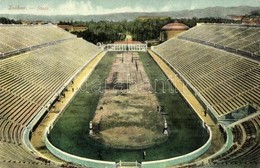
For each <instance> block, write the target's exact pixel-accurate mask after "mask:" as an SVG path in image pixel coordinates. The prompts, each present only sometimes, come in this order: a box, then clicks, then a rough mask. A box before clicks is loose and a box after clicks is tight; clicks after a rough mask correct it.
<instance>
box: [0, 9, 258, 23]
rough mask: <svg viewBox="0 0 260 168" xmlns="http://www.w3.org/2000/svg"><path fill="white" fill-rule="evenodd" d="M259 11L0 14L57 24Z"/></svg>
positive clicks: (191, 16) (222, 14) (207, 15)
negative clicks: (76, 21) (140, 17)
mask: <svg viewBox="0 0 260 168" xmlns="http://www.w3.org/2000/svg"><path fill="white" fill-rule="evenodd" d="M255 10H260V7H250V6H238V7H210V8H205V9H195V10H182V11H169V12H151V13H144V12H139V13H138V12H136V13H114V14H105V15H55V16H54V15H53V16H47V15H25V14H21V15H10V14H0V16H2V17H7V18H10V19H15V20H18V19H21V20H43V21H52V22H59V21H61V20H64V21H68V20H80V21H91V20H93V21H100V20H111V21H120V20H129V21H131V20H134V19H135V18H137V17H139V16H169V17H172V18H193V17H197V18H205V17H220V18H226V17H227V15H245V14H250V13H251V12H252V11H255Z"/></svg>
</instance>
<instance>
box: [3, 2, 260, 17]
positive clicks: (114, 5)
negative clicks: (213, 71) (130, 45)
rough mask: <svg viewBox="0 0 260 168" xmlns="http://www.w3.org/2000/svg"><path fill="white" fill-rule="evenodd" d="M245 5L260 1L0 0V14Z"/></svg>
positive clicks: (259, 5) (97, 12)
mask: <svg viewBox="0 0 260 168" xmlns="http://www.w3.org/2000/svg"><path fill="white" fill-rule="evenodd" d="M245 5H247V6H253V7H256V6H257V7H260V0H38V1H35V0H0V14H35V15H96V14H108V13H121V12H164V11H179V10H189V9H201V8H206V7H214V6H224V7H230V6H245Z"/></svg>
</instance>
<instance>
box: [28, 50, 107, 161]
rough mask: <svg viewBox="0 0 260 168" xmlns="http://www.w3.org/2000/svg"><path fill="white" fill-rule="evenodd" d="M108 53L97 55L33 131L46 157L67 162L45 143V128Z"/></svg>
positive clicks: (33, 140)
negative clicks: (55, 154)
mask: <svg viewBox="0 0 260 168" xmlns="http://www.w3.org/2000/svg"><path fill="white" fill-rule="evenodd" d="M105 55H106V52H101V53H100V54H99V55H98V56H96V57H95V58H94V59H93V60H92V61H91V62H90V63H89V64H88V65H87V66H86V67H85V68H84V69H83V70H82V72H80V74H79V75H78V76H77V77H76V78H75V80H74V81H73V84H72V85H70V86H68V87H67V89H68V91H66V92H65V94H66V97H65V98H64V97H62V98H61V99H60V101H59V102H57V103H56V104H55V107H53V108H52V109H51V110H50V112H49V113H48V114H47V115H46V117H45V118H44V120H43V121H42V122H41V123H40V124H39V126H38V127H37V128H36V130H35V131H34V132H33V133H32V138H31V143H32V145H33V146H34V148H35V149H36V150H37V151H39V152H40V153H41V154H42V155H43V156H45V157H46V159H49V160H51V161H53V162H56V163H58V164H64V163H65V162H64V161H62V160H60V159H59V158H57V157H56V156H54V155H53V154H52V153H51V152H49V150H48V149H47V147H46V146H45V143H44V130H45V128H46V127H47V126H48V125H50V124H51V123H53V121H55V120H56V118H57V117H58V113H60V112H63V109H65V108H66V106H67V105H68V104H69V103H70V101H71V100H72V99H73V97H74V96H75V95H76V93H77V91H78V89H79V88H80V87H81V85H82V84H83V83H84V82H85V81H86V80H87V78H88V77H89V76H90V75H91V74H92V72H93V70H94V69H95V67H96V66H97V65H98V63H99V62H100V60H101V59H102V58H103V57H104V56H105ZM72 88H74V92H72Z"/></svg>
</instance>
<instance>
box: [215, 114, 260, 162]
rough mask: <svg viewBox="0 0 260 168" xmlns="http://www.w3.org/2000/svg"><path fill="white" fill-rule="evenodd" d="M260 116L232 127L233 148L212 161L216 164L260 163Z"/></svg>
mask: <svg viewBox="0 0 260 168" xmlns="http://www.w3.org/2000/svg"><path fill="white" fill-rule="evenodd" d="M259 124H260V115H258V116H256V117H253V118H251V119H249V120H247V121H244V122H242V123H240V124H236V125H235V126H233V127H232V132H233V136H234V139H233V146H232V147H231V148H230V149H229V150H228V151H227V152H225V153H223V154H222V155H220V156H217V157H216V158H213V159H212V160H211V161H212V162H213V163H214V164H223V163H231V164H241V163H259V161H260V140H259V138H260V134H259V131H260V127H259Z"/></svg>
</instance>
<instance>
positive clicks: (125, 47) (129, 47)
mask: <svg viewBox="0 0 260 168" xmlns="http://www.w3.org/2000/svg"><path fill="white" fill-rule="evenodd" d="M105 49H107V50H108V51H143V52H146V50H147V44H107V45H106V46H105Z"/></svg>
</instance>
